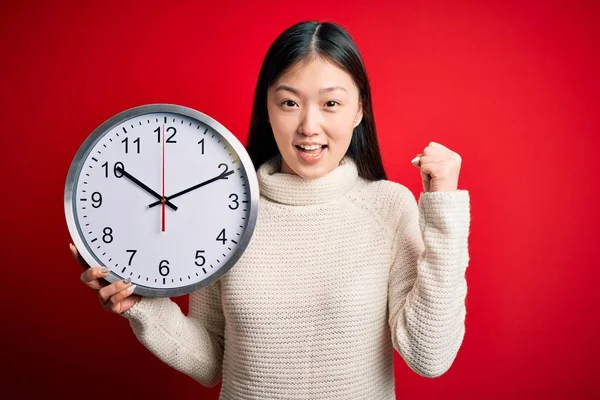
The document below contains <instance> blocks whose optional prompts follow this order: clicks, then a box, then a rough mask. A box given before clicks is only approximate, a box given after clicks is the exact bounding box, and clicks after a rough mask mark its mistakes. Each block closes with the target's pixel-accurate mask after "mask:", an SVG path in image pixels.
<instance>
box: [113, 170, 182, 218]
mask: <svg viewBox="0 0 600 400" xmlns="http://www.w3.org/2000/svg"><path fill="white" fill-rule="evenodd" d="M115 170H116V171H118V172H120V173H121V174H123V175H125V176H126V177H127V178H129V179H130V180H131V181H132V182H133V183H135V184H136V185H138V186H139V187H141V188H142V189H144V190H145V191H146V192H148V193H150V194H151V195H152V196H154V197H156V198H157V199H158V200H159V201H158V202H157V203H156V204H160V202H161V200H162V197H161V196H160V194H158V193H156V192H155V191H154V190H152V189H150V188H149V187H148V186H146V185H145V184H143V183H142V182H141V181H140V180H139V179H137V178H136V177H135V176H133V175H131V174H130V173H129V172H127V171H125V170H124V169H123V168H121V167H116V168H115ZM166 204H167V205H168V206H169V207H171V208H172V209H173V210H177V208H178V207H177V206H176V205H174V204H173V203H171V202H169V201H168V200H167V202H166Z"/></svg>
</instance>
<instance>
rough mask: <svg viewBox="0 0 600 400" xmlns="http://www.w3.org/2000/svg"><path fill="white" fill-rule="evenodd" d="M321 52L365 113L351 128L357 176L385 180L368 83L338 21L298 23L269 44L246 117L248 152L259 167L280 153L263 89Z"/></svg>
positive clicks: (364, 71)
mask: <svg viewBox="0 0 600 400" xmlns="http://www.w3.org/2000/svg"><path fill="white" fill-rule="evenodd" d="M314 56H320V57H323V58H324V59H326V60H327V61H329V62H331V63H333V64H335V65H336V66H338V67H339V68H341V69H342V70H344V71H346V72H347V73H348V74H350V76H351V77H352V79H353V80H354V82H355V84H356V86H357V87H358V91H359V98H360V101H361V103H362V110H363V117H362V120H361V122H360V124H359V125H358V126H356V128H354V131H353V133H352V139H351V140H350V146H349V147H348V151H347V152H346V155H348V156H350V157H351V158H352V159H353V160H354V161H355V162H356V166H357V169H358V174H359V176H361V177H363V178H365V179H368V180H371V181H376V180H381V179H387V178H386V174H385V170H384V168H383V163H382V161H381V154H380V152H379V144H378V142H377V133H376V130H375V119H374V117H373V107H372V103H371V87H370V85H369V79H368V78H367V71H366V69H365V66H364V64H363V61H362V58H361V56H360V54H359V52H358V48H357V47H356V44H355V43H354V41H353V40H352V38H351V37H350V35H349V34H348V33H347V32H346V31H345V30H344V29H343V28H342V27H340V26H339V25H337V24H335V23H331V22H323V23H319V22H315V21H306V22H300V23H297V24H295V25H292V26H291V27H289V28H287V29H286V30H285V31H283V32H282V33H281V34H280V35H279V36H278V37H277V38H276V39H275V41H274V42H273V43H272V44H271V46H270V47H269V50H268V51H267V54H266V55H265V59H264V60H263V64H262V66H261V68H260V72H259V74H258V81H257V83H256V89H255V92H254V104H253V106H252V116H251V119H250V132H249V136H248V146H247V149H248V153H249V155H250V158H251V159H252V162H253V163H254V167H255V168H256V169H258V168H259V167H260V166H261V165H262V164H263V163H264V162H265V161H267V160H269V159H271V158H272V157H274V156H276V155H278V154H279V149H278V148H277V143H276V142H275V137H274V136H273V130H272V128H271V125H270V124H269V115H268V111H267V91H268V90H269V88H270V87H271V85H273V84H274V83H275V82H276V81H277V79H279V77H280V76H281V75H283V74H284V73H285V72H286V71H288V70H289V69H290V68H291V67H292V66H294V65H295V64H297V63H298V62H300V61H304V60H308V59H310V57H314Z"/></svg>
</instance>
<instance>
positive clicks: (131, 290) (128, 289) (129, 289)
mask: <svg viewBox="0 0 600 400" xmlns="http://www.w3.org/2000/svg"><path fill="white" fill-rule="evenodd" d="M136 286H137V285H131V286H129V287H128V288H127V291H128V292H133V289H135V287H136Z"/></svg>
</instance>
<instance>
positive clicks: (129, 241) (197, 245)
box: [65, 104, 258, 296]
mask: <svg viewBox="0 0 600 400" xmlns="http://www.w3.org/2000/svg"><path fill="white" fill-rule="evenodd" d="M257 199H258V182H257V179H256V174H255V170H254V167H253V165H252V162H251V161H250V158H249V156H248V154H247V153H246V151H245V149H244V148H243V146H242V145H241V143H239V141H238V140H237V139H236V138H235V137H234V136H233V135H232V134H231V133H230V132H229V131H227V129H225V128H224V127H223V126H222V125H220V124H219V123H218V122H216V121H215V120H213V119H212V118H210V117H208V116H206V115H204V114H202V113H200V112H198V111H195V110H192V109H189V108H186V107H181V106H175V105H164V104H163V105H147V106H142V107H136V108H134V109H131V110H127V111H125V112H123V113H120V114H118V115H116V116H114V117H113V118H111V119H109V120H108V121H106V122H105V123H104V124H103V125H101V126H100V127H98V129H96V131H94V133H92V135H90V137H89V138H88V139H87V140H86V141H85V142H84V144H83V145H82V146H81V148H80V149H79V152H78V153H77V155H76V157H75V160H74V161H73V164H72V165H71V168H70V170H69V175H68V177H67V185H66V190H65V212H66V216H67V222H68V225H69V230H70V232H71V236H72V238H73V239H74V241H75V244H76V246H77V248H78V249H79V251H80V253H81V254H82V256H83V257H84V259H85V260H86V261H87V262H88V263H89V264H90V265H92V266H95V265H104V266H109V267H112V272H111V274H110V276H109V278H108V280H109V281H111V282H112V281H116V280H119V279H124V278H127V277H130V278H131V279H132V282H133V283H134V284H136V285H137V287H136V289H135V293H138V294H142V295H147V296H148V295H149V296H176V295H182V294H186V293H190V292H192V291H193V290H196V289H197V288H199V287H202V286H206V285H208V284H209V283H211V282H213V281H215V280H216V279H218V278H219V277H221V276H222V275H223V274H224V273H226V272H227V271H228V270H229V269H230V268H231V267H232V266H233V265H234V263H235V261H237V259H238V258H239V257H240V256H241V254H242V252H243V251H244V249H245V247H246V246H247V244H248V242H249V240H250V236H251V235H252V231H253V230H254V225H255V222H256V216H257V211H258V210H257V208H258V201H257Z"/></svg>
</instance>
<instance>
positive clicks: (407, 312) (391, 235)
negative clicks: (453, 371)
mask: <svg viewBox="0 0 600 400" xmlns="http://www.w3.org/2000/svg"><path fill="white" fill-rule="evenodd" d="M280 164H281V159H280V157H279V156H278V157H276V158H274V159H272V160H270V161H269V162H267V163H265V164H263V165H262V166H261V167H260V168H259V169H258V171H257V175H258V179H259V184H260V193H261V197H260V205H259V207H260V208H259V215H258V219H257V223H256V227H255V230H254V235H253V237H252V240H251V241H250V244H249V245H248V247H247V249H246V251H245V252H244V254H243V255H242V257H241V258H240V259H239V260H238V262H237V263H236V265H235V266H234V267H233V268H232V269H231V270H230V271H229V272H228V273H226V274H225V275H223V277H221V279H219V280H218V281H216V282H214V283H212V284H211V285H210V286H207V287H205V288H202V289H200V290H198V291H196V292H194V293H192V294H190V296H189V313H188V315H187V316H186V315H184V314H183V313H182V312H181V309H180V308H179V306H178V305H177V304H176V303H175V302H173V301H171V300H170V299H168V298H150V297H143V298H142V299H141V300H140V301H139V302H138V303H137V304H135V305H134V306H133V307H132V308H131V309H129V310H128V311H126V312H125V313H123V314H122V315H123V316H124V317H125V318H127V319H129V321H130V324H131V327H132V329H133V332H134V333H135V335H136V336H137V338H138V339H139V340H140V342H141V343H143V345H144V346H146V347H147V348H148V349H149V350H150V351H151V352H152V353H153V354H155V355H156V356H157V357H158V358H159V359H161V360H162V361H164V362H165V363H167V364H168V365H170V366H172V367H173V368H175V369H177V370H179V371H181V372H183V373H184V374H186V375H188V376H190V377H192V378H193V379H195V380H196V381H198V382H199V383H201V384H202V385H204V386H215V385H217V384H218V383H219V382H222V387H221V394H220V399H222V400H230V399H231V400H241V399H248V400H259V399H269V400H271V399H311V400H315V399H327V400H338V399H348V400H349V399H352V400H356V399H368V400H379V399H381V400H392V399H394V398H395V393H394V371H393V350H394V349H396V350H397V351H398V352H399V353H400V355H401V356H402V358H403V359H404V360H405V362H406V363H407V365H408V366H409V367H410V368H411V369H412V370H413V371H415V372H416V373H418V374H420V375H423V376H427V377H436V376H439V375H441V374H443V373H444V372H445V371H447V370H448V368H450V366H451V365H452V363H453V361H454V359H455V357H456V355H457V352H458V349H459V347H460V346H461V343H462V340H463V336H464V332H465V325H464V322H465V315H466V309H465V300H466V294H467V283H466V280H465V272H466V268H467V265H468V262H469V253H468V243H467V239H468V236H469V226H470V199H469V192H468V191H466V190H457V191H453V192H424V193H421V195H420V200H419V204H418V205H417V202H416V200H415V197H414V196H413V194H412V193H411V192H410V190H409V189H407V188H406V187H405V186H403V185H401V184H399V183H394V182H391V181H387V180H382V181H377V182H371V181H367V180H365V179H363V178H361V177H359V176H358V174H357V169H356V165H355V163H354V162H353V161H352V160H351V159H350V158H344V160H342V163H341V164H340V166H338V167H337V168H336V169H335V170H333V171H332V172H330V173H329V174H327V175H325V176H323V177H321V178H318V179H313V180H305V179H303V178H301V177H299V176H295V175H289V174H282V173H280V172H279V170H280V169H279V168H280Z"/></svg>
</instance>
